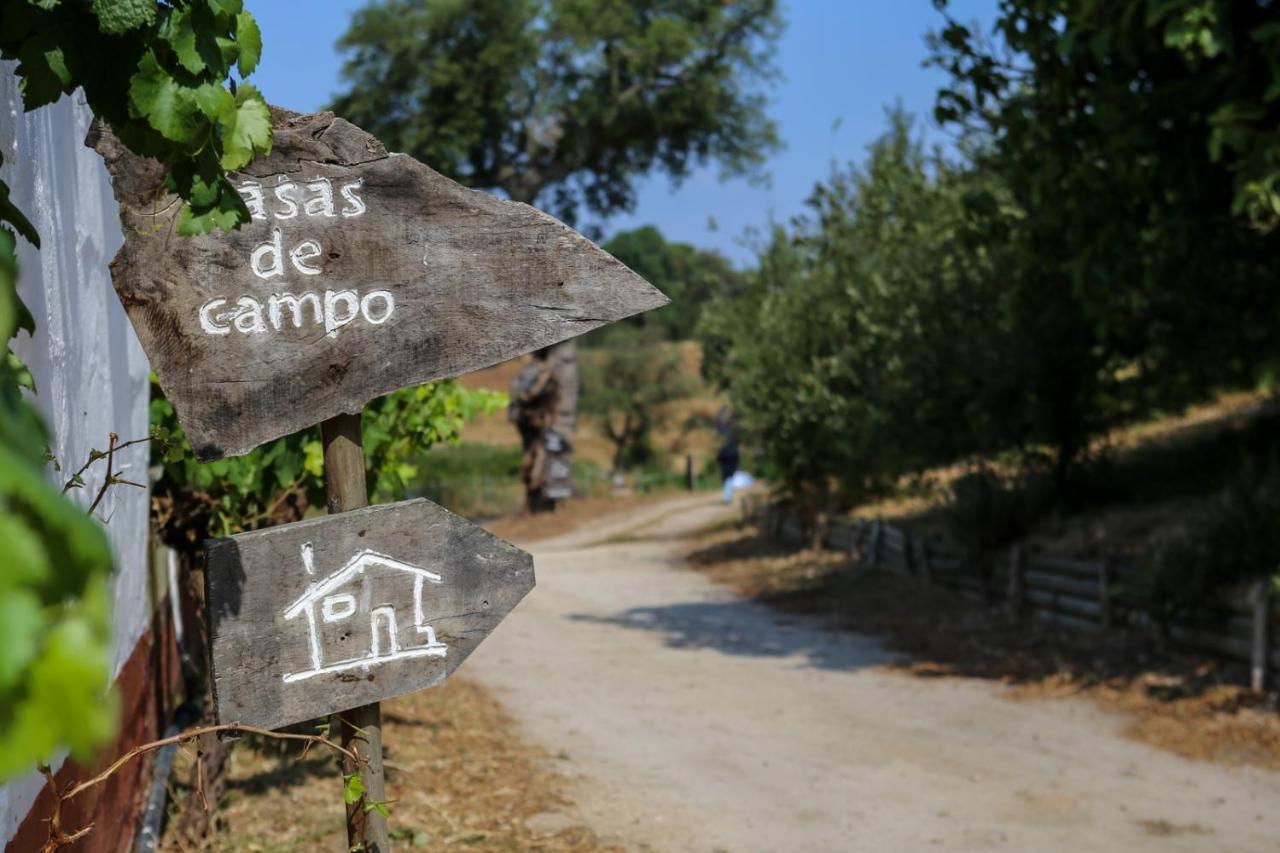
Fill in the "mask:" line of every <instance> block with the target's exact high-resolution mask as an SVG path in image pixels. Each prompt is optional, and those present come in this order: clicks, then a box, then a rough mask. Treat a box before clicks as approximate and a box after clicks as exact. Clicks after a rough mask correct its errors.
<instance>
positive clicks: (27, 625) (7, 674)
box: [0, 516, 47, 692]
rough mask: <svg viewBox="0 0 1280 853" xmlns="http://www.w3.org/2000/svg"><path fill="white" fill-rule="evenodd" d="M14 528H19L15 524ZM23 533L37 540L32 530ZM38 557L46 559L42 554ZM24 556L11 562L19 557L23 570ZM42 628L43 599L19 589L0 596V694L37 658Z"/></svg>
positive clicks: (10, 517) (33, 543)
mask: <svg viewBox="0 0 1280 853" xmlns="http://www.w3.org/2000/svg"><path fill="white" fill-rule="evenodd" d="M0 520H13V517H12V516H0ZM13 526H14V527H19V525H16V524H15V525H13ZM24 532H25V533H26V535H27V536H28V537H31V538H33V539H34V537H32V534H31V531H30V530H24ZM19 544H20V545H21V544H24V543H19ZM25 544H32V545H34V547H35V548H36V549H38V550H39V551H41V552H43V549H41V548H40V543H39V542H38V541H37V542H31V543H25ZM39 556H41V557H43V553H41V554H40V555H39ZM25 557H27V554H24V553H21V552H19V553H15V554H13V555H12V556H11V559H12V558H16V559H17V565H18V566H19V568H21V567H22V566H23V560H24V558H25ZM46 566H47V564H46ZM43 628H44V610H43V608H42V607H41V606H40V599H39V598H37V597H36V596H35V595H33V594H32V593H31V592H29V591H27V590H25V589H22V588H21V587H18V588H17V589H11V590H8V591H7V592H5V594H4V595H3V596H0V692H3V690H4V688H5V687H6V686H7V685H10V684H13V683H15V682H17V681H18V680H19V678H20V677H21V675H22V671H23V670H24V669H25V668H26V667H27V665H28V664H30V663H31V660H32V658H34V657H35V656H36V653H37V651H38V650H39V642H38V641H39V637H40V634H41V632H42V629H43Z"/></svg>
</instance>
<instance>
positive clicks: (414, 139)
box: [333, 0, 781, 222]
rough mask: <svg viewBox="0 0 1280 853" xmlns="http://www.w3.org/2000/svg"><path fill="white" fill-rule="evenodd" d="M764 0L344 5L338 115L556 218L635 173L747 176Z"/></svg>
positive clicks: (594, 209) (624, 201)
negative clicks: (716, 170)
mask: <svg viewBox="0 0 1280 853" xmlns="http://www.w3.org/2000/svg"><path fill="white" fill-rule="evenodd" d="M777 7H778V4H777V2H776V0H739V2H734V3H724V2H722V0H473V1H472V2H457V0H377V2H371V3H368V4H367V5H365V6H363V7H362V8H360V9H359V10H357V12H356V13H355V15H354V17H353V19H352V23H351V26H350V28H349V29H348V30H347V32H346V33H345V35H343V37H342V39H341V40H340V41H339V43H338V44H339V48H340V49H341V50H342V51H343V52H344V53H345V54H346V57H347V58H346V63H345V65H344V66H343V78H344V82H345V86H346V91H344V92H343V93H342V94H341V95H340V96H339V97H338V98H337V99H336V100H335V101H334V103H333V109H334V110H335V111H336V112H337V113H339V114H340V115H342V116H344V117H346V118H348V119H350V120H351V121H353V122H355V123H356V124H359V125H360V126H362V127H364V128H365V129H367V130H369V131H370V132H372V133H374V134H376V135H377V136H378V137H379V138H380V139H382V140H383V141H384V142H385V143H386V144H387V146H388V147H389V148H392V149H395V150H399V151H403V152H405V153H408V154H411V155H413V156H414V157H417V158H418V159H420V160H421V161H423V162H424V163H426V164H428V165H430V166H432V167H433V168H435V169H438V170H440V171H441V172H443V173H445V174H447V175H449V176H450V177H452V178H454V179H455V180H458V181H460V182H462V183H464V184H467V185H469V186H473V187H477V188H481V189H489V190H501V191H502V192H504V193H506V194H507V195H508V196H509V197H511V198H513V199H516V200H517V201H524V202H528V203H536V204H537V205H538V206H540V207H542V208H544V209H548V210H551V211H552V212H553V213H555V214H556V215H558V216H560V217H561V218H562V219H565V220H566V221H570V222H572V221H574V220H575V219H576V217H577V214H578V211H579V209H580V208H585V209H586V210H588V211H590V212H591V213H593V214H596V215H601V216H604V215H607V214H609V213H612V212H615V211H619V210H627V209H630V208H631V207H632V206H633V205H634V203H635V182H636V179H637V178H639V177H641V176H642V175H644V174H647V173H649V172H651V171H654V170H661V171H663V172H666V173H667V174H668V175H670V176H671V177H672V178H675V179H679V178H681V177H683V176H685V175H687V174H688V173H689V171H690V170H691V169H692V168H693V167H694V166H697V165H701V164H705V163H710V162H715V163H719V164H720V165H721V166H722V167H723V168H724V170H725V171H726V172H727V173H730V174H743V173H753V172H754V171H755V170H756V168H757V167H758V166H759V164H760V163H761V162H762V161H763V159H764V157H765V156H766V155H767V154H768V153H769V152H770V151H771V150H773V148H774V147H775V146H776V145H777V137H776V132H775V128H774V125H773V123H772V121H770V120H769V119H768V118H767V116H766V115H765V113H764V97H763V94H762V92H761V91H760V88H759V87H760V85H761V84H763V83H766V82H767V81H769V80H770V78H771V77H772V76H773V73H774V72H773V68H772V64H771V58H772V51H773V46H774V43H775V41H776V39H777V37H778V35H779V32H780V29H781V23H780V16H779V12H778V8H777Z"/></svg>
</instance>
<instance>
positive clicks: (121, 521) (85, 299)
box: [0, 63, 152, 844]
mask: <svg viewBox="0 0 1280 853" xmlns="http://www.w3.org/2000/svg"><path fill="white" fill-rule="evenodd" d="M12 68H13V65H12V63H0V116H2V118H0V151H3V153H4V161H5V162H4V166H3V167H0V179H3V180H4V181H5V182H6V183H7V184H8V185H9V189H10V191H11V193H12V198H13V200H14V202H15V203H16V204H17V206H18V208H19V209H20V210H22V211H23V212H24V213H26V214H27V217H28V218H29V219H30V220H31V222H32V224H33V225H35V227H36V230H37V231H38V232H39V233H40V239H41V244H42V246H43V248H42V249H40V250H39V251H37V250H36V249H34V248H33V247H32V246H30V245H28V244H27V243H26V242H25V241H24V240H23V239H22V238H21V237H19V238H18V246H19V252H18V263H19V265H20V271H19V293H20V294H21V295H22V298H23V300H24V301H25V302H26V304H27V307H28V308H30V309H31V313H32V315H34V317H35V320H36V325H37V330H36V334H35V336H34V337H28V336H27V334H26V333H25V332H23V333H20V335H19V339H18V341H17V344H16V345H15V350H16V351H17V353H18V354H19V355H20V356H21V357H22V358H23V359H24V360H25V361H26V363H27V364H28V365H29V366H30V367H31V371H32V374H33V376H34V377H35V381H36V389H37V395H36V403H37V405H38V407H39V409H40V411H41V413H42V414H43V415H44V418H45V422H46V424H47V425H48V427H49V430H50V439H51V448H50V449H51V450H52V452H53V454H54V457H55V458H56V459H57V460H58V462H59V463H60V464H61V465H62V467H63V469H64V471H68V470H69V471H74V470H75V469H77V468H78V467H79V466H80V465H81V464H83V463H84V462H85V461H86V460H87V459H88V458H89V450H90V448H94V447H96V448H99V449H106V446H107V435H108V433H111V432H115V433H117V434H118V435H119V436H120V439H121V440H122V441H125V440H128V439H133V438H141V437H144V436H145V435H146V434H147V396H148V376H149V373H150V368H149V366H148V364H147V359H146V356H145V355H143V352H142V347H141V345H140V344H139V343H138V339H137V337H136V336H135V335H134V333H133V328H132V327H131V326H130V325H129V321H128V319H127V318H126V317H125V314H124V311H123V309H122V308H121V307H120V302H119V300H117V299H116V295H115V291H113V290H112V288H111V275H110V272H109V270H108V268H107V265H108V263H109V262H110V260H111V258H112V257H113V256H114V255H115V253H116V250H117V249H118V248H119V247H120V244H121V242H122V236H121V233H120V223H119V217H118V215H117V212H116V204H115V201H114V200H113V198H112V195H111V186H110V183H109V182H108V179H107V171H106V169H105V168H104V167H103V165H102V161H101V159H100V158H99V157H98V155H97V154H96V153H94V152H93V151H91V150H89V149H88V148H86V147H85V146H84V138H85V134H86V133H87V132H88V130H89V122H90V120H91V114H90V112H89V109H88V107H87V106H86V105H85V104H84V101H83V98H82V97H80V94H79V93H77V95H76V96H75V97H72V98H65V97H64V98H63V99H62V100H60V101H59V102H58V103H56V104H53V105H51V106H48V107H44V108H42V109H40V110H37V111H36V112H34V113H30V114H24V113H23V112H22V102H21V98H20V96H19V93H18V81H17V78H15V77H14V76H13V73H12ZM122 457H123V458H120V462H121V464H120V466H119V468H120V469H122V470H123V471H124V474H123V476H125V477H126V478H128V479H130V480H135V481H137V482H140V483H146V482H147V472H146V468H147V449H146V447H145V445H140V446H138V447H134V448H130V449H129V450H127V451H125V452H124V453H123V454H122ZM118 458H119V457H118ZM49 476H50V479H51V480H57V478H58V474H56V473H55V472H53V471H52V470H50V472H49ZM103 476H104V469H103V463H101V462H99V463H98V464H97V465H95V466H94V468H93V469H92V470H91V471H90V472H89V474H88V476H86V478H85V482H86V486H87V488H86V489H85V490H83V491H81V492H79V493H77V494H76V498H77V500H79V501H81V502H82V503H83V504H84V505H86V506H87V505H88V502H89V501H90V500H91V499H92V496H93V494H94V492H95V489H96V487H97V485H100V484H101V483H102V477H103ZM63 479H64V480H65V476H64V477H63ZM60 483H61V481H59V484H60ZM148 504H149V495H148V493H147V491H146V490H144V489H134V488H129V487H123V486H117V487H115V488H113V489H112V490H111V491H110V492H108V495H107V497H106V499H105V500H104V501H103V502H102V504H100V505H99V507H98V511H97V514H98V516H99V517H100V518H102V519H103V520H104V521H105V522H106V528H107V532H108V534H109V535H110V538H111V543H112V547H113V549H114V551H115V558H116V577H115V582H114V588H115V594H114V599H115V605H114V606H115V609H114V621H115V667H116V670H115V671H116V672H117V673H118V672H119V670H120V667H121V665H122V664H123V663H124V662H125V660H127V659H128V657H129V654H130V653H131V652H132V651H133V649H134V647H135V646H136V644H137V642H138V640H139V638H141V637H142V635H143V634H144V633H145V632H146V630H147V626H148V621H149V616H150V613H151V607H152V602H151V600H150V596H149V593H148V589H147V575H148V569H147V525H148ZM40 784H41V780H40V778H39V777H38V776H34V775H33V776H31V777H28V778H25V779H20V780H18V781H16V782H13V783H11V784H9V785H7V786H5V787H0V844H4V843H6V842H8V840H9V839H10V838H12V837H13V834H14V832H15V831H16V829H17V827H18V825H19V823H21V821H22V819H23V818H24V817H25V816H26V813H27V810H28V809H29V808H30V807H31V803H32V801H33V800H34V799H35V796H36V793H38V791H39V788H40Z"/></svg>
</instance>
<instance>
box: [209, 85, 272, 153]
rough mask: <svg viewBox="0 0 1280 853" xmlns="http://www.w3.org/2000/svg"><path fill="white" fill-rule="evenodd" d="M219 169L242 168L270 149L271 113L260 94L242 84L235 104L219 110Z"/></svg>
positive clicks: (249, 86)
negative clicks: (220, 142) (227, 108)
mask: <svg viewBox="0 0 1280 853" xmlns="http://www.w3.org/2000/svg"><path fill="white" fill-rule="evenodd" d="M219 124H220V126H221V129H222V168H224V169H226V170H227V171H234V170H236V169H242V168H244V167H245V166H247V165H248V164H249V161H251V160H252V159H253V158H254V156H255V155H257V154H260V153H262V154H265V153H266V152H268V151H270V150H271V112H270V110H268V109H267V102H266V101H265V100H263V98H262V93H261V92H259V91H258V90H257V89H256V88H254V87H253V86H251V85H249V84H248V83H245V84H244V85H242V86H241V87H240V90H239V91H238V92H236V102H235V107H234V108H233V109H231V110H228V111H227V112H225V113H223V115H222V117H221V119H220V121H219Z"/></svg>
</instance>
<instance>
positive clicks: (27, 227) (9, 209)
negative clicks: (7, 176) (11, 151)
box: [0, 156, 40, 251]
mask: <svg viewBox="0 0 1280 853" xmlns="http://www.w3.org/2000/svg"><path fill="white" fill-rule="evenodd" d="M3 163H4V157H2V156H0V164H3ZM5 222H7V223H9V224H10V225H12V226H13V229H14V230H15V231H17V232H18V233H19V234H21V235H22V236H23V237H25V238H26V240H27V242H28V243H30V244H31V245H33V246H35V247H36V248H37V249H38V248H40V235H39V234H37V233H36V229H35V226H34V225H32V224H31V220H29V219H27V217H26V215H25V214H24V213H23V212H22V211H21V210H19V209H18V206H17V205H15V204H14V203H13V202H12V201H10V200H9V186H8V184H6V183H5V182H4V181H0V223H5ZM10 251H12V248H11V249H10Z"/></svg>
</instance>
